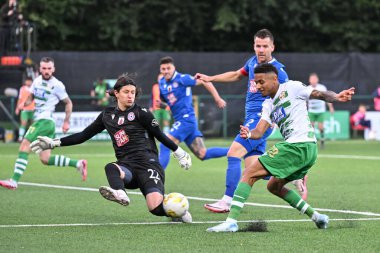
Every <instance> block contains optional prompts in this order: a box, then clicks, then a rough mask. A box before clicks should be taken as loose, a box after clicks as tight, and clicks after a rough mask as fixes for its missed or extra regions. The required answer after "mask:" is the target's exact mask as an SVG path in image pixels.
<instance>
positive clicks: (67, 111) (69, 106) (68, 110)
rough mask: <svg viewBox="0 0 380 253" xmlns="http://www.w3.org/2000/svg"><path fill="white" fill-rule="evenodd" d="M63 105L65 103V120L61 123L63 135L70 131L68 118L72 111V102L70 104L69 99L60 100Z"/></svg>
mask: <svg viewBox="0 0 380 253" xmlns="http://www.w3.org/2000/svg"><path fill="white" fill-rule="evenodd" d="M62 102H63V103H65V114H66V115H65V119H64V121H63V125H62V131H63V133H66V132H67V131H69V129H70V117H71V113H72V111H73V102H71V99H70V98H69V97H67V98H65V99H63V100H62Z"/></svg>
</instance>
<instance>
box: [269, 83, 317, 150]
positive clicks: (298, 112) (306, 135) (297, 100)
mask: <svg viewBox="0 0 380 253" xmlns="http://www.w3.org/2000/svg"><path fill="white" fill-rule="evenodd" d="M311 92H312V89H310V88H307V87H306V86H305V85H304V84H303V83H301V82H299V81H288V82H286V83H283V84H281V85H280V86H279V88H278V91H277V93H276V95H275V96H274V98H273V99H272V98H269V99H267V100H265V101H264V103H263V111H262V116H261V119H263V120H265V121H267V122H268V123H269V124H272V123H276V124H277V125H278V127H279V129H280V132H281V134H282V136H283V137H284V139H285V141H286V142H289V143H298V142H316V141H317V140H316V138H315V134H314V128H313V127H312V125H311V123H310V119H309V116H308V112H307V107H306V102H307V100H308V99H309V97H310V94H311Z"/></svg>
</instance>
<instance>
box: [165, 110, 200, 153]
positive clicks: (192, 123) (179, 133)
mask: <svg viewBox="0 0 380 253" xmlns="http://www.w3.org/2000/svg"><path fill="white" fill-rule="evenodd" d="M169 133H170V135H171V136H173V137H174V138H176V139H177V140H179V141H180V142H185V143H186V145H187V146H190V145H191V143H193V141H194V139H195V138H197V137H203V134H202V133H201V131H199V129H198V123H197V120H196V118H194V117H189V118H182V119H181V120H178V121H176V122H174V124H173V125H172V128H171V129H170V132H169Z"/></svg>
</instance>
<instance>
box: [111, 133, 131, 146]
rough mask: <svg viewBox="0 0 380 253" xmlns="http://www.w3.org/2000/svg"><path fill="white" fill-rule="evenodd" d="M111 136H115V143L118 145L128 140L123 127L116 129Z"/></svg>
mask: <svg viewBox="0 0 380 253" xmlns="http://www.w3.org/2000/svg"><path fill="white" fill-rule="evenodd" d="M113 137H114V138H115V141H116V145H117V146H118V147H121V146H124V145H125V144H126V143H127V142H129V136H128V135H127V134H126V133H125V131H124V129H121V130H119V131H117V132H116V133H115V134H114V135H113Z"/></svg>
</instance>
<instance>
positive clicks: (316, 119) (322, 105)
mask: <svg viewBox="0 0 380 253" xmlns="http://www.w3.org/2000/svg"><path fill="white" fill-rule="evenodd" d="M308 87H309V89H311V90H319V91H327V88H326V86H324V85H323V84H320V83H319V77H318V75H317V74H316V73H311V74H310V75H309V86H308ZM327 105H328V107H329V110H330V113H331V114H333V113H334V106H333V105H332V103H327ZM308 110H309V118H310V121H311V124H312V126H313V127H316V126H315V123H318V130H319V134H320V136H321V139H320V142H321V148H324V145H325V131H324V128H323V122H324V120H325V118H324V115H325V112H326V102H325V101H322V100H319V99H309V102H308Z"/></svg>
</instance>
